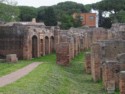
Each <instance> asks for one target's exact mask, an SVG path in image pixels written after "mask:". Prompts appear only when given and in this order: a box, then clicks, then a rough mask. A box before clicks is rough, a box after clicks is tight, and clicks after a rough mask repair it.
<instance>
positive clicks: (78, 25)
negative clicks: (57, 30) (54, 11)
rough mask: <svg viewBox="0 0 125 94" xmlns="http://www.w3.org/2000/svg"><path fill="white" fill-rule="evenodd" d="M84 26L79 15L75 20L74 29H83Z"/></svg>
mask: <svg viewBox="0 0 125 94" xmlns="http://www.w3.org/2000/svg"><path fill="white" fill-rule="evenodd" d="M81 26H82V20H81V17H80V15H77V16H76V18H75V19H74V24H73V27H81Z"/></svg>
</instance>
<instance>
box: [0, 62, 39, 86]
mask: <svg viewBox="0 0 125 94" xmlns="http://www.w3.org/2000/svg"><path fill="white" fill-rule="evenodd" d="M39 64H41V63H39V62H34V63H32V64H29V65H27V66H26V67H24V68H22V69H19V70H17V71H15V72H13V73H10V74H8V75H5V76H2V77H0V87H3V86H5V85H8V84H10V83H13V82H15V81H16V80H18V79H20V78H21V77H24V76H25V75H27V74H28V73H29V72H31V71H32V70H33V69H35V68H36V67H37V66H38V65H39Z"/></svg>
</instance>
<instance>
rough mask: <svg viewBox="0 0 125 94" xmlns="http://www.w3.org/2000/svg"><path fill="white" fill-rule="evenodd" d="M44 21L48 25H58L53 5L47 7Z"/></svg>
mask: <svg viewBox="0 0 125 94" xmlns="http://www.w3.org/2000/svg"><path fill="white" fill-rule="evenodd" d="M44 18H45V19H44V23H45V25H47V26H56V25H57V19H56V15H55V13H54V10H53V8H52V7H48V8H46V9H45V17H44Z"/></svg>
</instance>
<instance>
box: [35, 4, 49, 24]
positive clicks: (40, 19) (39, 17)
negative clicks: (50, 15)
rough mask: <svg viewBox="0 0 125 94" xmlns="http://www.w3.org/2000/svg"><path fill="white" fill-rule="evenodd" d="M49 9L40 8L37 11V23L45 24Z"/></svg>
mask: <svg viewBox="0 0 125 94" xmlns="http://www.w3.org/2000/svg"><path fill="white" fill-rule="evenodd" d="M46 8H47V7H44V6H43V7H39V8H38V9H37V11H38V14H37V21H38V22H43V21H44V19H45V9H46Z"/></svg>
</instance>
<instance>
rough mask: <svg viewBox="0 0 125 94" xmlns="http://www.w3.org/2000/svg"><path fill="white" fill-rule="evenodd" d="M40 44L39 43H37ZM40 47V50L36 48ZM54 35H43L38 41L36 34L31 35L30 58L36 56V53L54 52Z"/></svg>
mask: <svg viewBox="0 0 125 94" xmlns="http://www.w3.org/2000/svg"><path fill="white" fill-rule="evenodd" d="M38 44H40V45H38ZM38 49H40V50H38ZM54 50H55V47H54V37H53V36H51V37H48V36H45V38H44V39H40V42H39V41H38V38H37V36H33V37H32V58H35V57H38V54H39V53H40V55H47V54H50V53H52V52H54ZM39 51H40V52H39Z"/></svg>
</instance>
